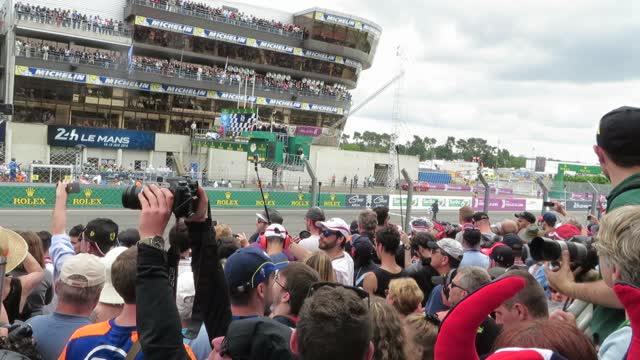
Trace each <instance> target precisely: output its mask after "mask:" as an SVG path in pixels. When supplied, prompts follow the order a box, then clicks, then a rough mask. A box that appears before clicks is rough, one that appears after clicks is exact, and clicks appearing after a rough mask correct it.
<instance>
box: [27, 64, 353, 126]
mask: <svg viewBox="0 0 640 360" xmlns="http://www.w3.org/2000/svg"><path fill="white" fill-rule="evenodd" d="M15 75H16V76H26V77H35V78H42V79H51V80H59V81H70V82H76V83H87V84H93V85H100V86H109V87H115V88H122V89H132V90H142V91H150V92H156V93H165V94H174V95H184V96H192V97H198V98H206V99H215V100H226V101H238V100H241V101H244V99H245V98H246V99H247V102H248V103H250V104H258V105H269V106H278V107H286V108H290V109H298V110H303V111H313V112H322V113H328V114H336V115H344V114H345V111H344V109H343V108H341V107H335V106H327V105H318V104H310V103H300V102H297V101H291V100H282V99H271V98H265V97H260V96H244V95H239V94H232V93H226V92H223V91H214V90H205V89H198V88H191V87H183V86H175V85H167V84H158V83H148V82H143V81H135V80H127V79H119V78H113V77H109V76H99V75H91V74H80V73H72V72H67V71H57V70H48V69H40V68H34V67H27V66H20V65H16V68H15Z"/></svg>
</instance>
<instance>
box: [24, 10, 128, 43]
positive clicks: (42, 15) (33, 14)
mask: <svg viewBox="0 0 640 360" xmlns="http://www.w3.org/2000/svg"><path fill="white" fill-rule="evenodd" d="M14 9H15V11H16V16H17V18H18V20H27V21H32V22H37V23H40V24H47V25H55V26H58V27H67V28H72V29H79V30H84V31H92V32H96V33H100V34H108V35H118V34H122V33H123V32H125V31H126V29H125V26H124V22H123V21H120V20H114V19H110V18H104V17H101V16H100V15H86V14H82V13H80V12H78V11H77V10H68V9H61V8H56V9H53V8H49V7H46V6H40V5H32V4H25V3H21V2H16V4H15V5H14Z"/></svg>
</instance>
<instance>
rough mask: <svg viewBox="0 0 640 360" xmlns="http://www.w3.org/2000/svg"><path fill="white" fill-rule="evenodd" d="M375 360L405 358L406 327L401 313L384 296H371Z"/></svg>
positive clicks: (402, 359) (400, 359)
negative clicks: (403, 326)
mask: <svg viewBox="0 0 640 360" xmlns="http://www.w3.org/2000/svg"><path fill="white" fill-rule="evenodd" d="M369 312H370V313H371V318H372V319H373V340H372V341H373V345H374V346H375V352H374V354H373V358H374V359H375V360H404V359H406V355H405V352H404V342H405V341H404V329H403V328H402V321H401V320H400V315H399V314H398V312H397V311H396V309H394V308H393V307H392V306H391V305H389V304H388V303H387V302H386V301H384V300H383V299H382V298H378V297H373V298H371V309H369Z"/></svg>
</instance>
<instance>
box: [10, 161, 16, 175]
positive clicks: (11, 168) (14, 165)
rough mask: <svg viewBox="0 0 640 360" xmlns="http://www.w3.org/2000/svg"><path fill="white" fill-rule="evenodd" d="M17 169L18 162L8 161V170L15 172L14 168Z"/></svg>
mask: <svg viewBox="0 0 640 360" xmlns="http://www.w3.org/2000/svg"><path fill="white" fill-rule="evenodd" d="M17 169H18V163H17V162H15V161H12V162H10V163H9V172H12V173H15V172H16V170H17Z"/></svg>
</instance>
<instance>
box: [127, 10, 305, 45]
mask: <svg viewBox="0 0 640 360" xmlns="http://www.w3.org/2000/svg"><path fill="white" fill-rule="evenodd" d="M131 3H132V4H134V5H142V6H147V7H151V8H155V9H160V10H164V11H168V12H173V13H177V14H182V15H187V16H193V17H198V18H201V19H205V20H211V21H215V22H218V23H223V24H230V25H236V26H241V27H244V28H248V29H253V30H258V31H262V32H268V33H271V34H276V35H282V36H287V37H291V38H294V39H298V40H302V39H303V37H304V33H303V32H302V30H301V31H290V30H285V29H280V28H277V27H274V26H263V25H258V24H254V23H252V22H247V21H242V20H237V19H230V18H227V17H224V16H218V15H213V14H209V13H205V12H202V11H198V10H191V9H185V8H184V7H181V6H177V5H175V4H169V3H168V2H167V1H162V0H154V1H151V0H131Z"/></svg>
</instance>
